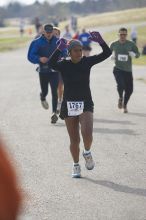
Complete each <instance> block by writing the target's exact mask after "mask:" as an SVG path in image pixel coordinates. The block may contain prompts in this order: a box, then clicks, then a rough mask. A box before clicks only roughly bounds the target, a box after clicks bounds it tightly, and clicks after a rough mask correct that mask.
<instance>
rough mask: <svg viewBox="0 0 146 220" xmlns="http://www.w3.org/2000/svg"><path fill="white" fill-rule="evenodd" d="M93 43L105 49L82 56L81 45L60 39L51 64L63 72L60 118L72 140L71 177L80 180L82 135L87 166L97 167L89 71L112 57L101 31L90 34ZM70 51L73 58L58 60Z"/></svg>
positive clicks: (89, 168) (75, 41)
mask: <svg viewBox="0 0 146 220" xmlns="http://www.w3.org/2000/svg"><path fill="white" fill-rule="evenodd" d="M90 40H92V41H95V42H98V43H99V44H100V46H101V47H102V49H103V52H102V53H100V54H99V55H94V56H90V57H82V43H81V42H80V41H78V40H71V41H70V42H69V44H68V45H67V43H66V42H65V40H64V39H60V41H59V46H58V48H57V50H56V51H55V52H54V53H53V55H52V56H51V58H50V60H49V62H50V65H51V66H52V68H53V69H56V70H57V71H60V72H61V75H62V78H63V82H64V96H63V102H62V107H61V113H60V117H61V119H65V123H66V127H67V130H68V133H69V137H70V151H71V154H72V157H73V161H74V165H73V172H72V177H80V176H81V169H80V165H79V151H80V149H79V143H80V134H79V126H81V134H82V137H83V142H84V147H85V150H84V152H83V156H84V158H85V166H86V168H87V169H88V170H92V169H93V168H94V161H93V158H92V155H91V151H90V148H91V144H92V133H93V107H94V104H93V101H92V96H91V91H90V70H91V67H92V66H93V65H95V64H97V63H100V62H102V61H103V60H105V59H106V58H108V57H109V56H110V55H111V50H110V48H109V47H108V45H107V44H106V43H105V41H104V40H103V39H102V37H101V35H100V33H99V32H91V33H90ZM66 47H67V48H68V51H69V55H70V59H69V60H62V61H58V57H59V55H60V52H61V51H62V50H63V49H64V48H66Z"/></svg>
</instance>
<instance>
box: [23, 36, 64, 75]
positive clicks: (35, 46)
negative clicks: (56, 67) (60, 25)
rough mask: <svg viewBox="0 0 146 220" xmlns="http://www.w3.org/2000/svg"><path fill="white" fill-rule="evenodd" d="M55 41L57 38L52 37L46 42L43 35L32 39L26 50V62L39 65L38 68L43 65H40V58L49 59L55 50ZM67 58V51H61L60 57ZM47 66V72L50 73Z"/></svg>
mask: <svg viewBox="0 0 146 220" xmlns="http://www.w3.org/2000/svg"><path fill="white" fill-rule="evenodd" d="M57 41H58V38H57V37H55V36H53V37H52V38H51V40H47V39H46V38H45V37H44V36H43V35H42V36H40V37H39V38H37V39H34V40H33V41H32V42H31V44H30V46H29V50H28V55H27V58H28V60H29V61H30V62H31V63H33V64H39V65H40V66H41V65H43V64H41V63H40V60H39V59H40V57H48V58H49V57H50V56H51V55H52V53H53V52H54V51H55V50H56V48H57ZM66 56H67V51H66V50H65V51H63V52H62V53H61V57H66ZM47 65H48V71H49V70H50V71H51V68H50V67H49V63H48V64H47Z"/></svg>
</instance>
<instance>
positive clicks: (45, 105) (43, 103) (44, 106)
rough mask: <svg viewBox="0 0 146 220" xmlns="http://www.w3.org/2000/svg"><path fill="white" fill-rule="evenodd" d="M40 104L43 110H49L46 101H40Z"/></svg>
mask: <svg viewBox="0 0 146 220" xmlns="http://www.w3.org/2000/svg"><path fill="white" fill-rule="evenodd" d="M41 104H42V106H43V108H44V109H48V108H49V104H48V102H47V101H46V100H44V101H41Z"/></svg>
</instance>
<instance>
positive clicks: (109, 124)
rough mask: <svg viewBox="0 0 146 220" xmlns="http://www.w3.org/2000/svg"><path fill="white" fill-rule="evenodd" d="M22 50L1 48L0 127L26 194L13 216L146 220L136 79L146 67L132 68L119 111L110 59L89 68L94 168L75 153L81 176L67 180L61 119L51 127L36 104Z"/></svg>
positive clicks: (142, 101)
mask: <svg viewBox="0 0 146 220" xmlns="http://www.w3.org/2000/svg"><path fill="white" fill-rule="evenodd" d="M26 53H27V48H26V49H21V50H17V51H13V52H7V53H3V54H0V59H1V64H0V132H1V133H2V134H3V137H4V139H5V140H6V142H7V145H8V149H9V151H10V153H11V154H12V156H13V157H14V158H15V160H16V162H17V166H18V170H19V174H20V176H19V177H20V178H21V183H22V187H23V189H24V191H25V194H26V204H25V207H24V210H23V213H22V214H21V216H20V220H62V219H64V220H146V84H145V83H144V82H143V81H141V80H138V79H140V78H143V77H146V68H145V67H134V71H133V73H134V94H133V95H132V97H131V100H130V102H129V105H128V109H129V113H128V114H123V113H122V112H121V111H119V110H118V109H117V99H118V96H117V92H116V85H115V81H114V77H113V74H112V66H113V63H112V61H111V60H110V59H108V60H107V61H105V62H103V63H101V64H99V65H96V66H95V67H93V69H92V72H91V90H92V95H93V100H94V103H95V113H94V142H93V146H92V151H93V156H94V160H95V162H96V166H95V169H94V170H93V171H87V170H86V169H85V167H84V160H83V158H82V155H81V156H80V162H81V167H82V178H81V179H72V178H71V169H72V158H71V156H70V152H69V138H68V135H67V131H66V128H65V126H64V121H62V120H59V121H58V123H57V124H56V125H52V124H51V123H50V116H51V110H49V111H46V110H44V109H43V108H42V107H41V104H40V101H39V92H40V90H39V81H38V75H37V73H36V72H35V67H34V66H33V65H32V64H30V63H28V61H27V60H26ZM48 100H49V103H50V105H51V99H50V95H49V97H48ZM82 150H83V144H82V143H81V152H82Z"/></svg>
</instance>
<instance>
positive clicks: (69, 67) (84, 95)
mask: <svg viewBox="0 0 146 220" xmlns="http://www.w3.org/2000/svg"><path fill="white" fill-rule="evenodd" d="M101 47H102V49H103V52H102V53H100V54H98V55H93V56H89V57H82V58H81V60H80V61H79V62H78V63H73V62H72V61H71V59H70V60H65V59H64V60H62V61H58V57H59V55H60V51H59V50H58V49H57V50H56V51H55V52H54V53H53V55H52V56H51V57H50V60H49V64H50V65H51V66H52V68H53V69H55V70H57V71H59V72H60V73H61V75H62V78H63V82H64V100H66V101H91V100H92V96H91V90H90V70H91V67H92V66H93V65H95V64H97V63H100V62H102V61H104V60H105V59H107V58H108V57H109V56H110V55H111V50H110V48H109V47H108V45H107V44H106V43H105V42H104V43H103V44H102V45H101Z"/></svg>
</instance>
